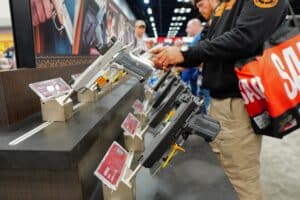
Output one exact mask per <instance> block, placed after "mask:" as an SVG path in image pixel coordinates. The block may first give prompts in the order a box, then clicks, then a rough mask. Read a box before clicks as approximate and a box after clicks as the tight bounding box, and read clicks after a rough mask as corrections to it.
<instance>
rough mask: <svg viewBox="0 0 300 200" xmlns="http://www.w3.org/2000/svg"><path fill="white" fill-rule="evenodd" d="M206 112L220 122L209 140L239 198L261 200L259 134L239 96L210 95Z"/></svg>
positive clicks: (242, 199)
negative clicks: (212, 138)
mask: <svg viewBox="0 0 300 200" xmlns="http://www.w3.org/2000/svg"><path fill="white" fill-rule="evenodd" d="M209 114H210V115H211V116H212V117H215V118H216V119H217V120H219V122H220V123H221V131H220V133H219V135H218V136H217V138H216V139H215V140H214V141H213V142H212V143H211V146H212V150H213V151H214V153H215V154H216V155H217V158H218V159H219V161H220V162H221V165H222V166H223V167H224V170H225V173H226V174H227V176H228V177H229V179H230V182H231V183H232V185H233V187H234V189H235V190H236V192H237V193H238V196H239V198H240V199H241V200H261V199H262V194H261V188H260V181H259V170H260V167H259V166H260V163H259V156H260V149H261V139H262V138H261V136H259V135H256V134H255V133H254V132H253V129H252V127H251V124H250V119H249V117H248V114H247V112H246V110H245V106H244V103H243V101H242V99H240V98H227V99H222V100H218V99H212V101H211V106H210V110H209Z"/></svg>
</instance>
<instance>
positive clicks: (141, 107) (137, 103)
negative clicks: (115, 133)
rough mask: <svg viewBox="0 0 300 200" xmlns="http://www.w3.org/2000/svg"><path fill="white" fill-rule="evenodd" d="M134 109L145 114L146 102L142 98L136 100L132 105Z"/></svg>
mask: <svg viewBox="0 0 300 200" xmlns="http://www.w3.org/2000/svg"><path fill="white" fill-rule="evenodd" d="M132 108H133V109H134V114H143V113H144V104H143V103H142V102H141V101H140V100H138V99H137V100H135V102H134V103H133V105H132Z"/></svg>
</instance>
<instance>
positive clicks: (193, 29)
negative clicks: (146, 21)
mask: <svg viewBox="0 0 300 200" xmlns="http://www.w3.org/2000/svg"><path fill="white" fill-rule="evenodd" d="M202 29H203V27H202V25H201V21H200V20H199V19H197V18H194V19H191V20H189V21H188V23H187V26H186V29H185V31H186V33H187V36H188V37H192V38H193V41H192V43H191V46H193V45H196V44H197V43H198V42H199V41H200V39H201V31H202ZM198 75H199V70H198V67H192V68H189V69H186V70H183V71H182V72H181V75H180V77H181V79H182V80H183V81H184V82H185V83H186V84H188V85H189V86H190V87H191V90H192V93H193V94H194V95H195V96H197V94H198V86H197V81H198Z"/></svg>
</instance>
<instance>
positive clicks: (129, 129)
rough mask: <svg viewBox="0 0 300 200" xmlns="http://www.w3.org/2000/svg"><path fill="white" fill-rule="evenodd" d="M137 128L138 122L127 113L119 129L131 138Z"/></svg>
mask: <svg viewBox="0 0 300 200" xmlns="http://www.w3.org/2000/svg"><path fill="white" fill-rule="evenodd" d="M139 126H140V122H139V120H138V119H137V118H136V117H135V116H134V115H133V114H131V113H129V114H128V115H127V117H126V118H125V120H124V121H123V123H122V125H121V128H122V129H123V130H124V131H125V134H130V135H131V136H134V134H135V132H136V130H137V128H138V127H139Z"/></svg>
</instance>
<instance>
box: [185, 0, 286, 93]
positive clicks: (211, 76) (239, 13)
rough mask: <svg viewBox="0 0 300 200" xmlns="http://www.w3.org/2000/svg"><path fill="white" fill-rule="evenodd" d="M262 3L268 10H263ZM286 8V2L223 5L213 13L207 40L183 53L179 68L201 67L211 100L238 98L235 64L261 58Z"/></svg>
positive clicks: (232, 0) (239, 0) (238, 0)
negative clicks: (254, 57)
mask: <svg viewBox="0 0 300 200" xmlns="http://www.w3.org/2000/svg"><path fill="white" fill-rule="evenodd" d="M277 1H278V2H277ZM257 2H258V3H257ZM263 2H266V3H265V7H269V8H262V7H263V6H262V3H263ZM276 2H277V3H276ZM286 7H287V6H286V0H271V1H270V0H229V1H227V2H226V3H222V4H221V5H220V6H219V7H218V8H217V9H216V12H215V16H214V17H213V20H212V24H211V26H210V28H209V31H208V34H207V39H206V40H204V41H201V42H200V43H199V45H197V46H194V47H191V48H190V49H189V50H188V51H187V52H185V53H184V60H185V61H184V63H183V64H182V65H183V66H196V65H199V64H201V63H204V68H203V87H205V88H208V89H209V90H210V92H211V96H212V97H214V98H227V97H240V96H241V95H240V92H239V88H238V79H237V77H236V75H235V72H234V66H235V63H236V62H237V61H239V60H241V59H247V58H250V57H253V56H255V55H258V54H261V52H262V48H263V43H264V41H266V40H267V39H268V37H270V35H271V34H272V33H273V32H274V31H275V30H276V28H277V27H278V26H279V25H280V23H281V22H282V20H283V19H284V17H285V14H286Z"/></svg>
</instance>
